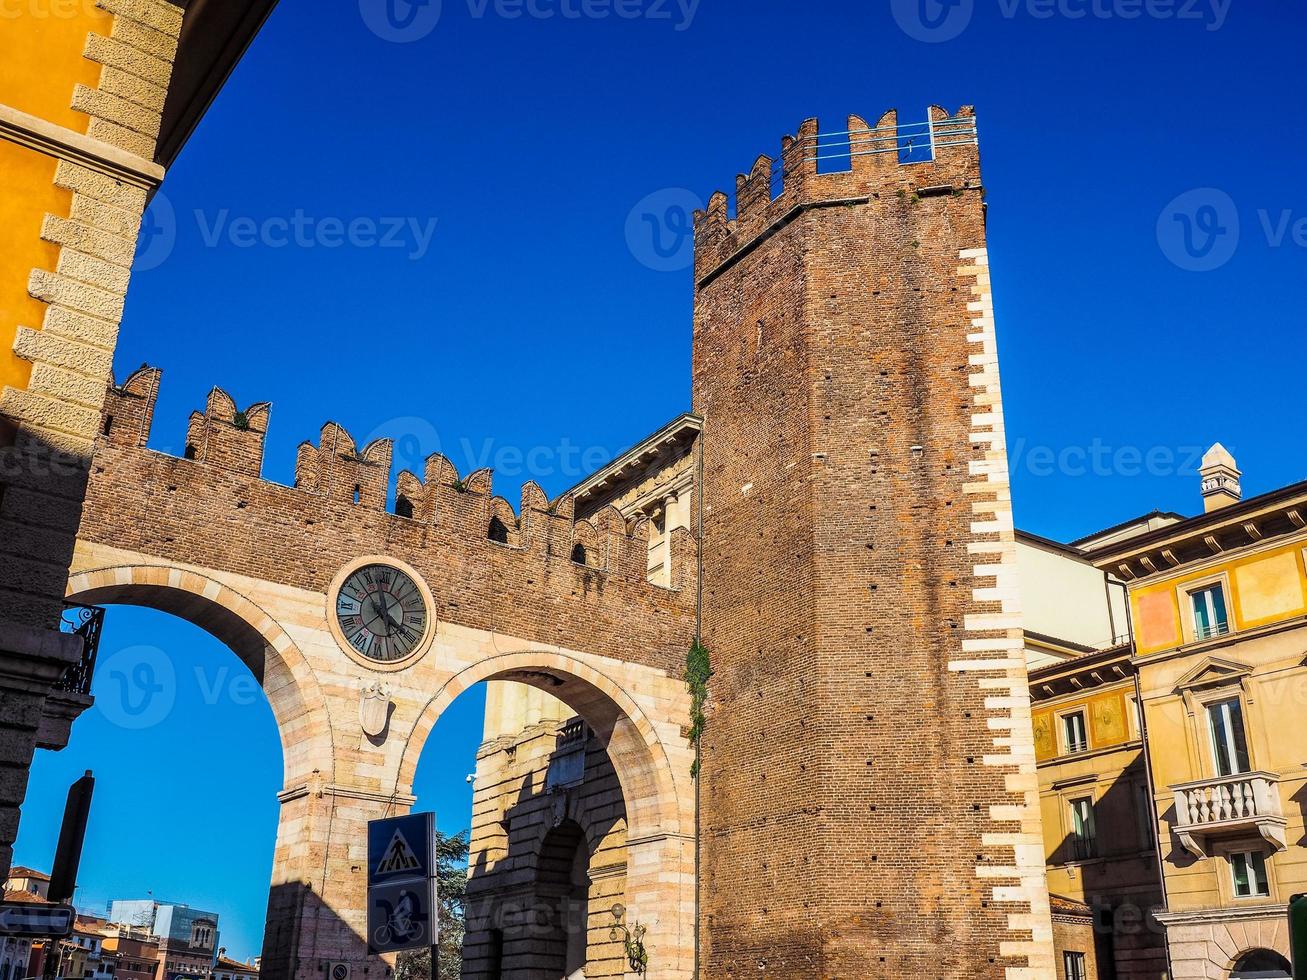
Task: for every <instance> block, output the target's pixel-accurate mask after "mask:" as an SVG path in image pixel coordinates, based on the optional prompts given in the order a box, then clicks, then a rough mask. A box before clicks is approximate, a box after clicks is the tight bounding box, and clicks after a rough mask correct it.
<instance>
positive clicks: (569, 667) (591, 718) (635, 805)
mask: <svg viewBox="0 0 1307 980" xmlns="http://www.w3.org/2000/svg"><path fill="white" fill-rule="evenodd" d="M658 674H659V676H660V677H662V678H663V680H666V678H665V675H662V673H661V672H658ZM491 680H506V681H516V682H518V683H523V684H529V685H532V686H534V687H539V688H541V689H543V690H545V691H547V692H548V693H549V694H551V695H552V696H553V697H555V698H557V699H558V700H560V701H562V702H563V703H564V704H566V705H567V706H568V707H569V708H570V709H571V710H572V711H574V712H576V714H578V715H580V716H581V718H582V719H584V720H585V722H586V724H587V725H588V726H589V728H590V730H591V731H592V732H593V733H594V734H595V736H596V737H598V739H599V740H600V742H601V743H602V744H603V745H604V747H605V749H606V750H607V752H608V757H609V760H610V761H611V763H612V766H613V770H614V772H615V773H616V776H617V781H618V784H619V785H620V787H621V790H622V797H623V802H624V804H625V808H626V826H625V833H626V845H625V846H626V853H627V870H626V878H625V892H626V896H627V900H626V906H627V912H628V915H629V917H630V918H631V919H632V921H638V922H640V923H641V924H643V925H644V926H646V927H647V928H648V937H647V940H646V942H647V945H648V946H649V948H650V949H651V950H654V951H656V952H654V953H653V955H654V956H655V958H656V960H657V968H656V970H654V971H651V976H657V977H659V978H660V980H688V978H689V977H690V976H692V974H693V968H694V967H693V963H694V920H693V908H694V861H693V853H694V846H693V834H694V817H693V809H692V806H693V799H692V790H691V789H690V786H691V785H692V784H690V783H689V779H688V771H689V768H688V767H689V763H690V759H689V757H688V754H687V753H686V752H680V753H678V752H675V751H669V746H668V745H667V744H666V743H665V742H664V737H670V736H660V734H659V728H660V727H661V729H662V731H663V732H675V733H679V731H680V730H681V728H682V726H683V725H685V724H688V717H687V718H685V719H679V720H678V719H675V718H663V717H659V718H657V719H656V720H655V719H651V718H650V717H649V714H648V712H647V711H646V710H645V709H644V708H642V707H641V703H640V702H639V701H638V700H637V699H636V697H635V696H633V695H632V694H631V693H630V692H628V691H627V690H626V689H624V688H623V686H622V685H621V684H619V683H618V682H617V681H615V680H614V679H613V678H612V677H611V676H610V675H608V674H607V673H605V672H604V671H603V670H602V669H601V667H600V666H597V665H594V664H592V663H591V662H589V661H588V660H582V659H580V658H579V657H577V656H569V655H567V654H564V653H561V652H558V651H551V650H539V649H528V650H523V651H518V652H511V653H501V654H497V655H493V656H489V657H486V658H485V659H483V660H479V661H476V662H474V663H470V664H468V665H467V666H465V667H464V668H463V669H461V670H459V671H458V672H456V673H455V674H454V675H453V676H451V677H450V678H449V679H448V680H446V681H445V682H444V683H443V684H442V685H441V686H440V688H439V689H438V690H437V691H435V692H434V693H433V694H432V695H431V697H430V698H429V700H428V701H427V703H426V705H425V706H424V707H423V708H422V710H421V712H420V713H419V717H418V719H417V721H416V723H415V724H414V726H413V728H412V730H411V732H410V734H409V736H408V740H407V742H406V744H405V745H404V748H403V750H402V753H401V758H400V764H399V769H398V771H397V773H396V781H395V785H394V795H396V796H407V795H410V793H411V789H412V785H413V777H414V774H415V773H416V771H417V765H418V760H419V757H420V756H421V754H422V750H423V747H424V745H425V743H426V741H427V739H428V737H429V736H430V734H431V732H432V731H433V729H434V728H435V725H436V722H437V720H438V719H439V718H440V716H441V715H442V714H443V713H444V711H445V709H446V708H448V707H449V705H450V704H452V703H453V701H454V700H455V699H456V698H457V697H458V696H459V695H460V694H462V693H463V692H464V691H466V690H467V689H468V688H470V687H472V686H474V685H476V684H478V683H480V682H482V681H491ZM661 700H663V699H660V701H661ZM672 710H675V709H672ZM655 721H656V724H655ZM682 756H685V758H682ZM672 759H676V760H677V762H678V764H679V763H682V762H683V763H684V769H685V772H684V773H683V774H682V775H683V776H684V780H683V783H680V782H678V780H677V778H676V775H675V770H674V768H673V763H672V761H671V760H672ZM591 843H592V842H590V841H587V845H590V844H591Z"/></svg>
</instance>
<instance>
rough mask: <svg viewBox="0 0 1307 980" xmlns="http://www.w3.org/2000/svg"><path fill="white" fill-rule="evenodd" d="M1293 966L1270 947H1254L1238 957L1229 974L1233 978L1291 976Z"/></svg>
mask: <svg viewBox="0 0 1307 980" xmlns="http://www.w3.org/2000/svg"><path fill="white" fill-rule="evenodd" d="M1292 971H1293V967H1292V966H1291V965H1290V964H1289V961H1288V960H1287V959H1285V958H1284V957H1283V956H1281V955H1280V954H1279V953H1277V952H1275V951H1274V950H1270V949H1254V950H1251V951H1250V952H1247V953H1244V955H1243V956H1241V957H1239V962H1237V963H1236V964H1235V965H1234V971H1233V972H1232V973H1231V974H1230V976H1231V977H1232V978H1233V980H1243V978H1245V977H1248V978H1251V977H1285V978H1288V977H1291V976H1293V972H1292Z"/></svg>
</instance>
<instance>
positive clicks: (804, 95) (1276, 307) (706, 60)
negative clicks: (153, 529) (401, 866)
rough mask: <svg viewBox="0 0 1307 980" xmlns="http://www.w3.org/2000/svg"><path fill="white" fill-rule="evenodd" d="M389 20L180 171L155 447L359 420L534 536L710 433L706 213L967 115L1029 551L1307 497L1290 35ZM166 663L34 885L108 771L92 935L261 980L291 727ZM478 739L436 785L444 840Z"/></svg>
mask: <svg viewBox="0 0 1307 980" xmlns="http://www.w3.org/2000/svg"><path fill="white" fill-rule="evenodd" d="M384 2H385V0H362V2H361V3H360V2H359V0H347V2H342V3H332V4H322V3H312V2H309V0H282V3H281V6H280V7H279V9H278V10H277V11H276V12H275V13H274V15H273V16H272V18H271V19H270V21H269V22H268V24H267V26H266V28H265V30H264V32H263V34H262V35H261V36H260V37H259V39H258V40H257V41H256V43H255V44H254V46H253V47H252V49H251V50H250V52H249V54H248V56H247V58H246V59H245V61H244V62H243V63H242V64H241V65H240V67H239V68H238V69H237V71H236V72H235V74H234V75H233V76H232V78H231V81H230V82H229V84H228V86H227V88H226V89H225V90H224V92H223V93H222V95H221V97H220V98H219V100H218V102H217V103H216V104H215V105H214V106H213V108H212V109H211V111H210V112H209V114H208V116H207V117H206V119H205V120H204V122H203V124H202V125H201V127H200V129H199V131H198V132H197V133H196V135H195V137H194V138H193V139H192V141H191V143H190V144H189V145H188V146H187V148H186V149H185V151H184V153H183V155H182V157H181V159H180V160H179V161H178V163H177V164H176V166H175V167H174V168H173V170H172V172H171V173H170V175H169V177H168V179H167V182H166V184H165V192H164V193H165V198H166V202H167V203H166V205H165V204H163V203H160V204H159V205H158V206H157V207H156V209H155V213H154V214H153V216H152V218H151V225H152V227H154V228H156V229H158V230H159V231H158V233H155V234H152V235H151V237H150V238H149V240H148V241H147V242H146V245H145V247H144V250H143V252H142V253H141V259H142V261H141V268H140V270H139V271H138V274H137V275H136V277H135V278H134V280H133V285H132V291H131V293H130V295H129V298H128V305H127V313H126V317H125V320H124V324H123V329H122V336H121V342H120V347H119V355H118V370H119V376H120V377H121V376H122V374H123V373H124V372H126V371H128V370H130V369H132V368H134V367H136V366H138V365H139V364H141V363H142V362H144V361H148V362H150V363H152V364H156V365H159V366H161V367H162V368H163V369H164V372H165V376H164V388H163V392H162V395H161V398H160V403H159V409H158V412H157V413H156V416H155V432H154V436H153V440H152V444H153V445H154V446H155V447H156V448H160V449H169V450H171V451H174V452H176V451H179V450H180V447H181V443H182V438H183V433H184V429H185V423H186V417H187V415H188V414H189V413H190V412H191V411H192V410H193V409H195V408H197V407H200V406H201V405H202V403H203V398H204V395H205V393H206V392H207V390H208V389H209V387H210V386H212V385H214V384H219V385H222V386H223V387H226V388H227V389H228V390H230V391H231V392H232V393H233V394H234V395H235V397H236V399H237V401H238V402H240V403H241V404H242V405H245V404H248V403H250V402H253V401H259V400H270V401H272V402H273V413H272V428H271V431H270V433H269V440H268V452H267V462H266V468H265V475H266V476H267V477H268V478H269V479H273V480H278V481H282V482H289V479H290V474H291V471H292V467H293V460H294V447H295V445H296V444H297V443H298V442H300V441H301V440H302V439H305V438H313V437H314V436H316V433H317V431H318V429H319V428H320V426H321V424H322V422H323V421H325V420H326V419H328V418H330V419H333V420H335V421H338V422H340V423H341V424H343V425H344V426H345V427H346V428H348V429H349V430H350V431H351V432H352V433H353V434H354V435H355V436H356V437H357V438H359V439H360V440H362V439H364V438H365V437H368V436H375V435H392V436H395V437H396V438H397V440H398V454H399V456H400V457H401V458H402V459H404V460H405V461H406V462H412V461H414V460H416V459H420V458H421V457H422V456H425V455H426V454H427V453H429V452H431V451H433V450H435V449H441V450H442V451H443V452H445V453H446V454H447V455H448V456H450V457H451V458H452V459H453V460H454V461H455V463H456V465H458V466H459V467H460V469H462V470H463V472H467V471H469V470H470V469H473V468H475V467H477V466H480V465H495V466H496V467H497V471H498V476H497V481H496V488H497V490H499V491H500V492H504V493H506V495H507V496H508V497H509V498H510V499H515V497H516V491H517V487H518V486H519V485H520V483H521V482H522V481H523V479H525V478H527V477H528V476H530V477H533V478H535V479H537V480H538V481H539V482H540V483H541V484H542V485H543V486H544V487H545V489H546V490H547V491H548V492H550V493H551V494H552V493H555V492H557V491H560V490H562V489H565V488H566V487H567V486H569V485H571V484H572V483H573V482H575V481H576V479H577V478H578V477H579V476H581V475H583V473H582V471H583V470H584V469H586V466H584V465H582V464H583V462H588V463H590V464H593V463H594V462H596V461H598V460H600V459H602V458H606V457H607V456H610V455H612V454H614V453H616V452H618V451H620V450H621V449H622V448H624V447H626V446H628V445H630V444H631V443H632V442H633V441H635V440H637V439H638V438H640V437H641V436H642V435H644V434H645V433H647V432H649V431H651V430H653V429H654V428H656V427H657V426H658V425H660V424H661V423H662V422H664V421H666V420H667V419H669V418H671V417H673V416H674V415H676V414H678V413H679V412H681V411H683V410H685V409H686V408H687V407H688V404H689V361H690V310H691V298H692V291H691V280H690V275H689V271H688V268H687V267H686V265H685V262H684V259H685V254H684V252H683V251H682V252H680V253H677V252H676V251H675V248H674V246H675V245H676V244H677V243H678V242H679V238H678V231H679V229H680V225H679V223H678V221H677V220H676V219H677V218H678V217H679V215H680V214H681V211H680V210H678V209H679V208H682V207H684V206H685V205H686V203H687V202H693V201H694V200H696V199H697V200H700V201H701V200H706V199H707V197H708V195H709V194H711V193H712V191H714V190H715V189H718V188H722V189H728V190H729V189H730V188H733V186H734V178H735V174H736V173H737V172H738V171H741V170H745V169H747V168H748V167H749V165H750V164H751V163H752V161H753V159H754V157H755V156H757V154H759V153H762V152H767V153H773V154H774V153H776V152H777V149H778V147H779V142H780V138H781V136H782V134H784V133H787V132H793V131H794V130H795V128H796V127H797V125H798V123H799V121H800V120H801V119H803V118H804V117H806V116H818V117H819V118H820V119H821V120H822V125H823V129H826V130H842V129H843V128H844V125H843V121H844V117H845V115H846V114H847V113H850V112H852V113H858V114H860V115H863V116H865V117H868V118H873V119H874V118H875V117H877V116H878V115H879V114H880V112H881V111H883V110H884V109H887V108H890V107H898V108H899V109H900V111H901V113H902V114H903V117H904V118H905V119H907V120H912V119H919V118H922V117H924V114H925V108H926V106H927V105H928V104H931V103H938V104H941V105H944V106H947V107H949V108H955V107H957V106H958V105H961V104H975V105H976V106H977V108H978V116H979V126H980V134H981V153H982V163H983V167H984V177H985V183H986V185H987V188H988V195H989V196H988V201H989V205H990V210H989V246H990V252H991V263H992V266H993V270H994V285H995V291H996V295H995V301H996V309H997V318H998V329H999V339H1000V345H1001V350H1002V357H1003V362H1002V372H1003V386H1004V395H1005V404H1006V411H1007V418H1008V439H1009V448H1010V451H1011V454H1012V462H1013V480H1014V484H1013V486H1014V489H1013V495H1014V501H1015V507H1016V513H1017V521H1018V523H1019V524H1020V525H1021V526H1023V527H1026V528H1028V529H1030V530H1032V531H1035V532H1038V533H1041V534H1044V535H1048V536H1051V537H1060V538H1074V537H1077V536H1079V535H1081V534H1084V533H1086V532H1088V531H1092V530H1095V529H1097V528H1099V527H1102V526H1105V525H1109V524H1113V523H1115V522H1117V521H1119V520H1121V519H1123V518H1125V517H1128V516H1131V515H1133V514H1136V513H1139V512H1142V511H1146V510H1150V509H1152V508H1154V507H1160V508H1165V509H1175V510H1180V511H1183V512H1193V511H1194V510H1196V509H1197V508H1198V507H1199V499H1198V489H1197V487H1198V477H1197V473H1196V465H1197V456H1198V454H1199V453H1201V451H1202V450H1203V449H1204V448H1206V447H1207V446H1208V445H1210V444H1211V443H1212V442H1213V441H1216V440H1218V439H1219V440H1221V441H1223V442H1224V443H1225V445H1226V446H1228V447H1229V448H1230V449H1231V450H1232V451H1233V452H1234V453H1235V455H1236V456H1237V457H1238V460H1239V463H1240V465H1241V466H1242V468H1243V470H1244V473H1245V476H1244V486H1245V491H1246V492H1247V493H1258V492H1262V491H1265V490H1268V489H1271V488H1273V487H1276V486H1279V485H1283V484H1285V483H1288V482H1292V481H1296V480H1299V479H1302V478H1304V477H1305V476H1307V466H1304V464H1303V462H1302V459H1303V448H1304V446H1303V443H1304V435H1303V430H1302V427H1301V425H1300V424H1296V422H1297V419H1298V417H1299V415H1300V409H1299V408H1298V404H1297V402H1298V398H1299V393H1300V383H1299V378H1300V376H1301V368H1302V355H1301V342H1302V337H1303V335H1304V331H1303V328H1304V326H1305V325H1307V324H1305V321H1307V310H1305V308H1304V306H1303V304H1302V302H1301V295H1300V293H1301V289H1300V284H1301V282H1302V281H1303V271H1304V259H1305V258H1307V225H1303V224H1300V223H1301V222H1303V220H1304V219H1305V218H1307V199H1304V196H1303V194H1302V190H1301V179H1300V177H1301V160H1302V158H1303V154H1304V150H1307V136H1304V132H1303V127H1302V124H1301V121H1300V116H1301V106H1300V102H1301V96H1302V94H1303V89H1302V80H1301V69H1300V65H1301V38H1302V36H1303V28H1304V26H1307V24H1304V21H1305V20H1307V15H1304V12H1303V10H1302V8H1301V7H1300V6H1297V5H1265V4H1257V5H1255V4H1251V3H1246V2H1239V0H1175V2H1169V0H1148V2H1144V0H1083V2H1082V0H956V3H955V5H954V6H951V7H948V8H945V7H940V6H939V5H938V4H937V2H936V0H872V2H865V3H843V2H839V3H837V2H834V0H832V2H828V3H824V4H816V3H796V2H793V0H787V2H782V0H751V2H748V3H744V2H739V0H736V2H730V3H727V2H725V0H701V2H698V3H697V4H695V3H693V2H692V0H686V2H685V3H684V4H678V3H677V2H676V0H669V2H667V3H663V2H662V0H614V2H608V0H587V2H586V3H583V2H582V0H531V3H530V5H529V6H528V5H527V4H525V3H520V4H518V3H514V2H513V0H444V3H443V6H442V7H441V9H440V16H439V19H438V20H437V21H434V22H433V21H432V20H431V19H430V17H431V13H432V12H433V10H434V8H433V7H431V6H427V7H424V8H408V7H407V6H406V5H405V4H404V2H403V0H399V7H400V8H402V9H401V10H400V13H408V12H411V13H412V14H413V23H412V25H411V26H410V27H409V28H407V29H405V30H401V29H398V28H395V27H393V26H391V24H392V22H391V21H388V20H387V19H386V18H385V15H384V10H383V9H382V8H383V7H384ZM918 3H924V4H925V6H924V7H921V6H918ZM619 9H620V10H621V11H622V12H623V13H626V14H633V15H634V16H629V17H619V16H617V13H616V12H617V11H618V10H619ZM531 11H534V14H533V13H531ZM514 12H519V13H520V16H513V14H514ZM550 12H552V13H553V14H554V16H549V17H545V16H541V15H542V14H546V13H550ZM565 14H566V15H565ZM572 14H577V16H572ZM664 15H665V16H664ZM369 25H372V26H371V27H370V26H369ZM396 33H398V34H399V35H400V36H401V37H405V38H407V40H404V41H402V42H397V41H396V40H394V36H395V35H396ZM418 35H421V36H418ZM920 38H926V40H922V39H920ZM1195 191H1197V192H1198V193H1197V194H1194V193H1193V192H1195ZM169 210H171V217H169V214H168V211H169ZM197 212H198V214H197ZM645 213H654V214H655V215H656V216H657V215H663V216H664V217H663V218H662V227H661V228H660V229H659V230H660V232H661V235H662V237H661V238H660V240H659V241H658V242H656V243H655V242H654V241H653V240H652V239H651V238H650V237H649V236H650V234H651V232H650V231H649V229H647V228H643V226H642V222H641V220H640V219H641V216H642V215H643V214H645ZM632 215H634V218H633V217H632ZM296 229H298V231H297V230H296ZM642 230H643V236H642V234H641V232H642ZM1186 231H1188V233H1189V235H1190V236H1191V237H1190V238H1189V239H1188V240H1186V239H1185V238H1184V237H1183V236H1184V234H1185V233H1186ZM345 239H347V241H342V240H345ZM383 241H385V242H386V245H385V247H383V245H382V242H383ZM297 242H298V243H297ZM392 245H393V246H395V247H391V246H392ZM655 246H657V247H655ZM668 253H670V255H669V254H668ZM1195 270H1200V271H1195ZM528 459H530V461H531V465H529V466H528V465H527V462H526V461H527V460H528ZM140 643H147V644H151V645H154V646H157V647H159V648H160V649H163V650H164V651H166V653H167V654H168V656H169V657H171V658H172V659H173V660H174V662H175V663H176V664H177V676H178V685H177V689H178V700H177V705H176V707H175V709H174V711H173V712H172V714H171V715H170V716H169V717H168V718H167V719H165V720H163V721H162V722H160V723H159V724H158V725H157V726H155V727H154V728H151V729H148V730H146V731H144V732H129V731H124V730H123V729H121V728H119V727H116V726H114V725H113V724H112V723H111V722H110V721H109V720H108V719H107V718H106V717H105V716H104V714H103V713H102V712H98V711H92V712H90V713H89V714H88V715H87V717H85V718H83V719H82V720H81V721H79V722H78V725H77V728H76V730H75V737H74V741H73V744H72V745H71V746H70V747H69V748H68V749H66V750H65V751H64V752H63V753H61V754H58V755H52V754H48V753H42V754H41V758H40V760H39V762H38V764H37V766H36V768H35V770H34V773H33V782H32V789H31V792H30V794H29V804H28V807H27V810H26V814H25V820H24V824H23V828H22V834H21V837H20V840H19V845H18V853H17V857H18V860H19V861H21V862H23V863H27V864H36V865H40V866H45V865H48V863H49V860H50V855H51V854H52V852H53V845H54V836H55V826H54V825H55V824H56V823H57V811H58V809H59V808H60V807H61V806H62V799H63V793H64V789H65V787H66V785H67V783H68V782H70V781H71V780H72V779H73V778H75V777H76V776H77V775H79V774H80V773H81V771H82V770H83V769H85V768H87V767H90V768H94V769H95V770H96V771H97V773H98V774H99V776H100V786H99V788H98V790H97V799H96V807H95V815H94V820H93V825H92V836H91V841H90V846H89V847H88V852H87V857H86V860H85V864H84V873H83V875H82V881H83V888H84V891H85V894H86V896H87V899H88V900H90V901H101V900H105V899H108V898H111V897H121V896H122V894H123V893H129V894H130V895H132V896H137V895H142V894H143V893H144V890H145V889H147V888H148V889H153V891H154V893H155V894H156V895H159V896H163V897H170V898H175V899H178V900H189V901H191V902H192V903H194V904H199V905H204V904H207V905H209V906H211V907H212V909H214V910H216V911H218V912H220V913H221V914H222V916H223V920H222V928H223V933H224V941H225V942H226V943H227V945H228V946H229V947H230V948H231V950H232V952H234V953H236V954H237V955H240V956H245V955H248V954H251V953H255V952H257V948H258V943H259V937H260V933H261V929H262V916H263V903H264V900H265V897H266V881H267V874H268V868H269V867H270V864H271V853H272V832H273V828H274V827H275V821H276V802H275V800H274V798H273V794H274V793H275V791H276V790H277V789H278V788H279V772H280V759H279V753H278V749H277V740H276V735H275V731H274V729H273V726H272V721H271V716H270V714H269V712H268V709H267V706H266V704H264V703H263V702H262V700H261V699H260V698H258V697H254V698H252V699H248V698H246V697H244V696H243V695H242V696H237V695H234V694H233V693H232V688H231V683H232V680H233V677H234V676H235V675H236V674H237V672H239V671H241V670H243V668H241V667H240V665H239V663H237V661H236V660H235V658H234V657H232V656H231V655H230V654H229V653H227V652H226V651H225V650H224V649H222V648H221V647H219V646H218V645H217V644H216V643H214V642H213V641H212V640H210V639H209V638H207V637H206V636H204V635H203V634H201V633H199V632H198V631H196V630H194V629H192V628H190V627H188V626H186V625H185V624H181V623H177V622H175V621H172V620H169V619H168V618H167V617H164V616H162V615H159V614H156V613H151V612H145V611H138V610H126V609H121V610H114V611H113V612H112V613H111V615H110V618H109V624H108V627H107V629H106V636H105V649H106V651H107V652H109V653H112V652H113V651H115V650H118V649H122V648H125V647H128V646H131V645H133V644H140ZM224 667H225V668H226V669H227V673H226V674H222V676H221V680H219V679H218V678H219V675H220V674H221V672H222V670H223V668H224ZM196 668H199V670H200V674H199V678H198V679H197V678H196V675H195V670H196ZM215 692H218V693H217V694H215ZM247 700H249V701H250V703H243V702H245V701H247ZM477 709H478V705H477V703H476V701H475V699H474V697H473V696H471V695H469V696H465V698H464V699H462V700H460V702H458V704H456V706H455V708H454V709H453V710H454V712H455V713H454V714H453V715H451V716H448V717H447V719H446V720H445V721H444V722H442V725H441V728H440V729H439V730H438V732H437V738H438V739H439V740H440V744H441V746H442V750H441V752H440V753H436V752H429V753H428V754H427V758H425V759H424V762H423V766H422V769H421V771H420V772H419V779H418V791H419V793H420V795H421V804H420V805H423V806H428V807H433V808H436V809H437V811H438V814H439V817H440V822H441V825H442V826H443V827H444V828H445V829H458V828H459V827H461V826H465V825H466V823H467V803H468V797H467V793H466V787H465V784H464V783H463V776H464V775H465V774H466V773H467V772H468V771H470V769H471V767H472V753H473V750H474V747H475V744H476V742H477V739H478V734H479V732H478V722H477V719H476V714H477ZM437 755H439V756H440V758H438V759H437V758H435V757H436V756H437Z"/></svg>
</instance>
